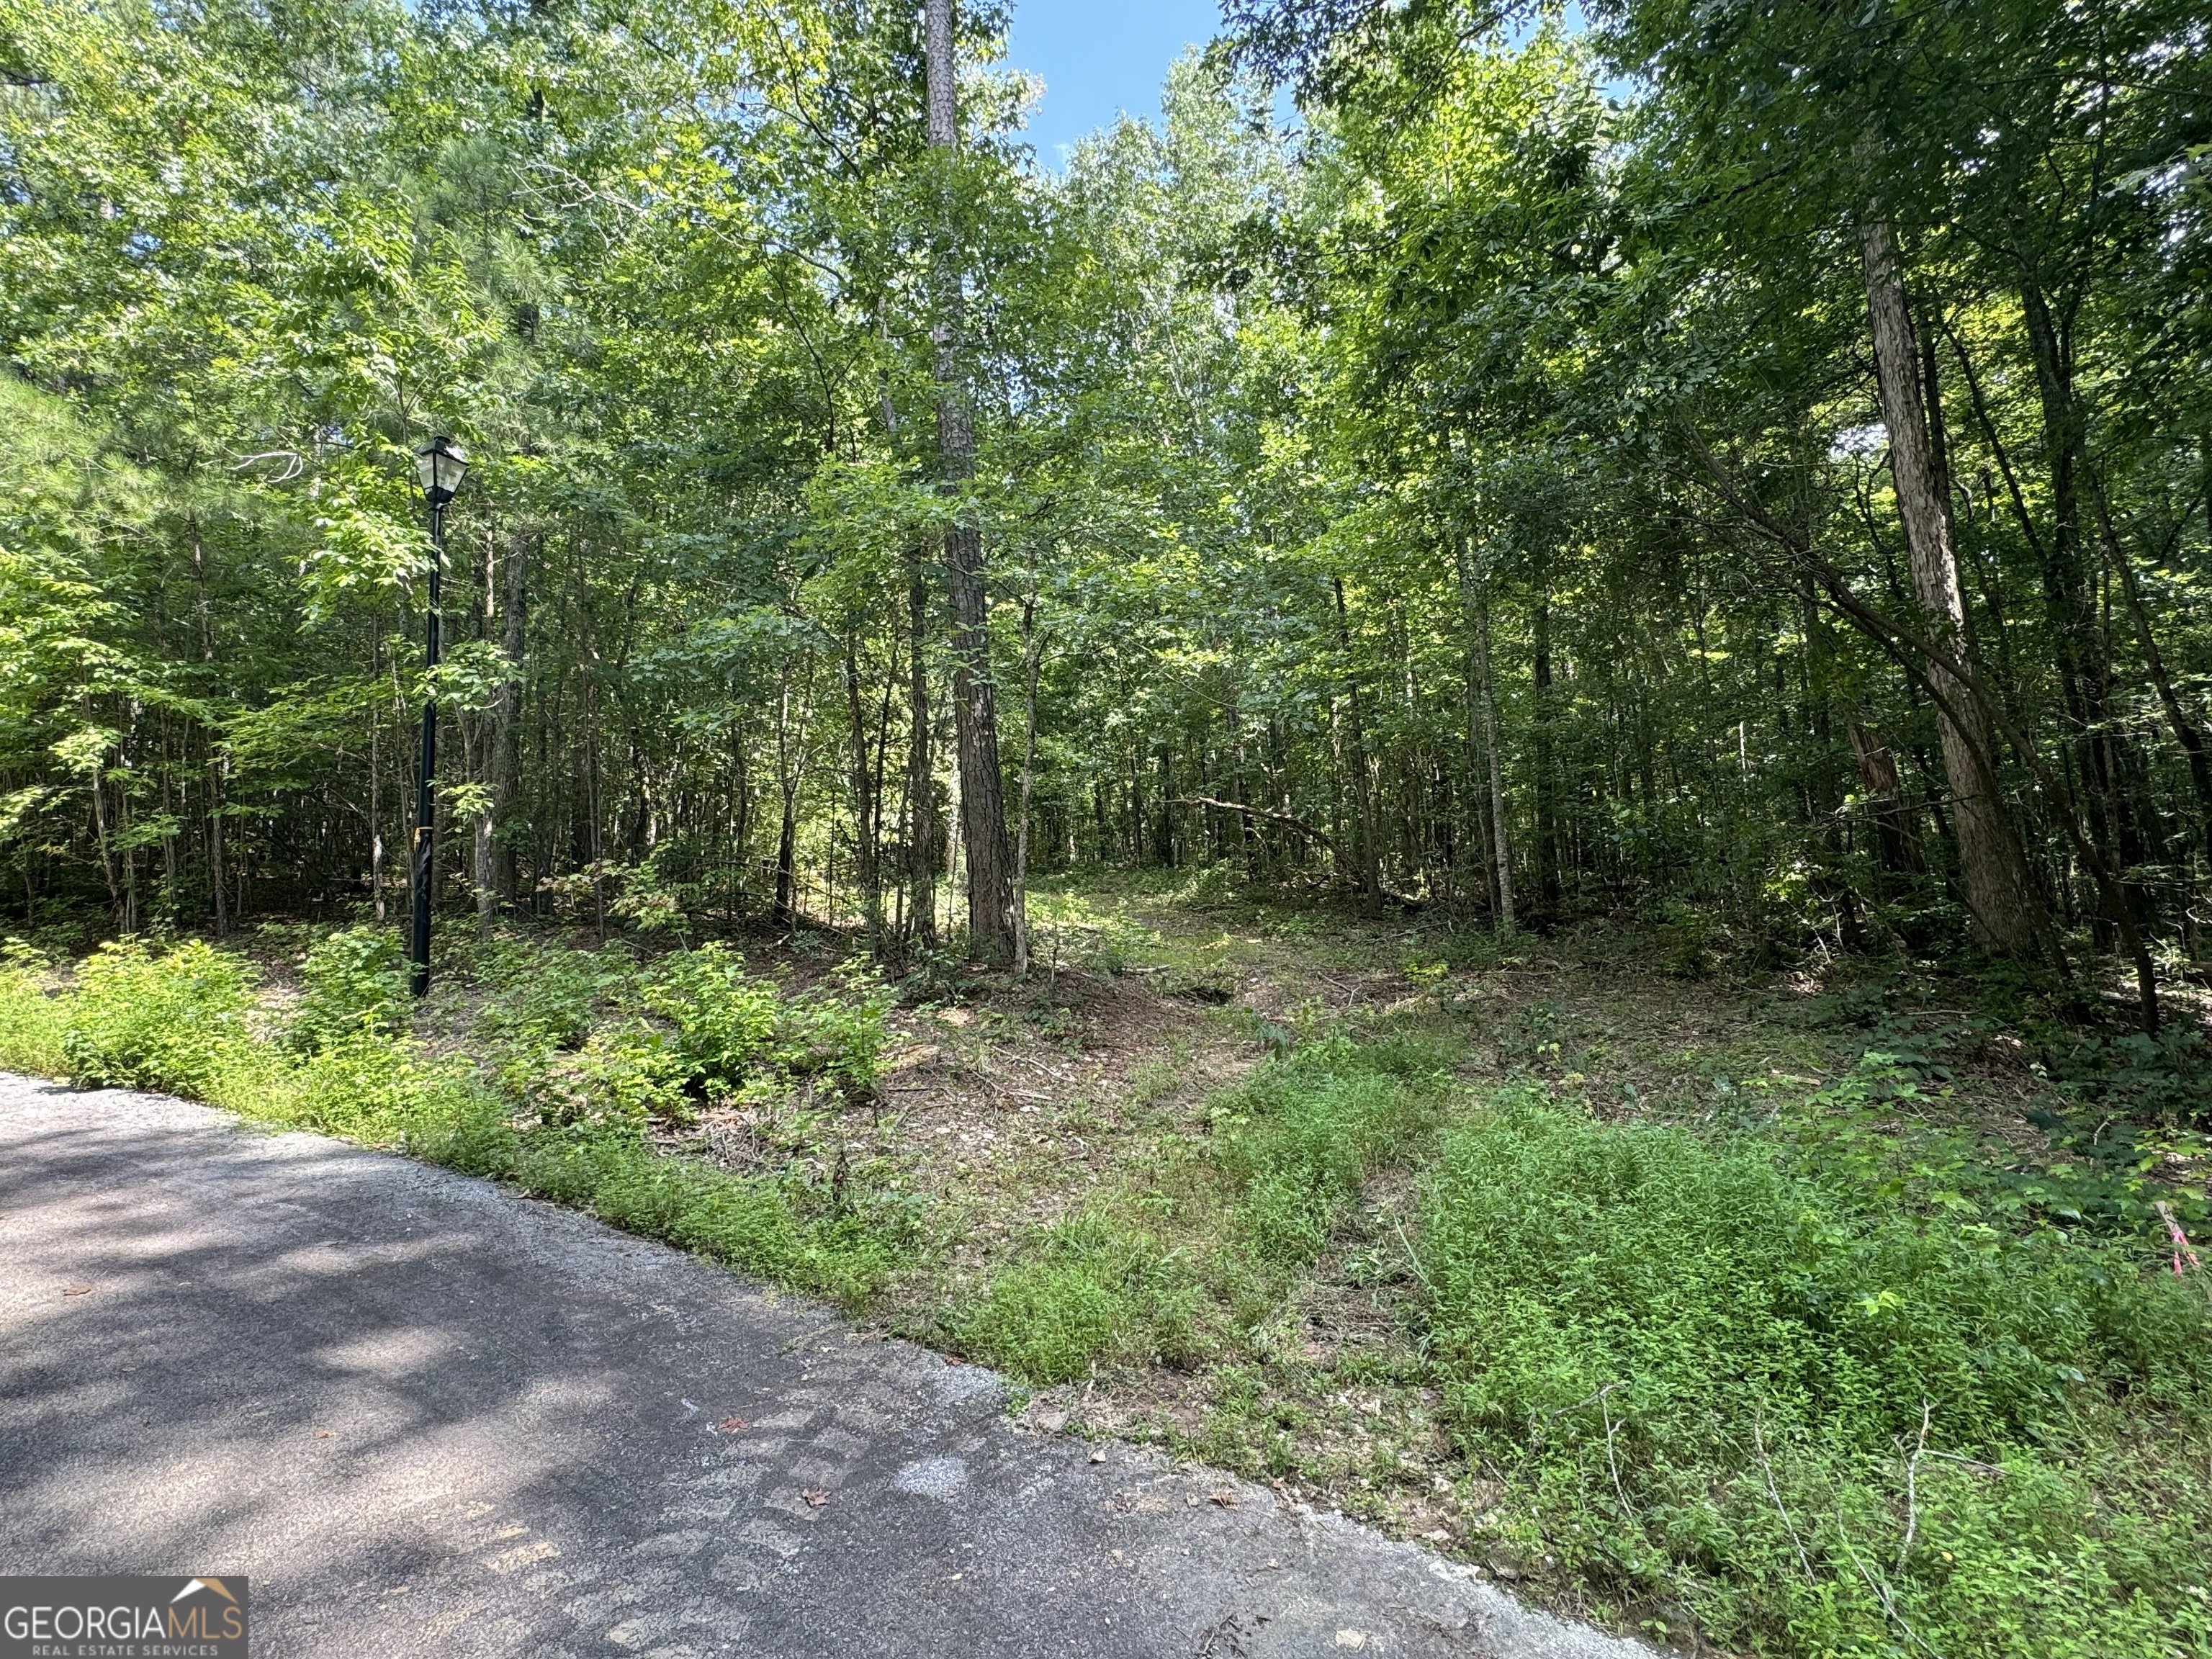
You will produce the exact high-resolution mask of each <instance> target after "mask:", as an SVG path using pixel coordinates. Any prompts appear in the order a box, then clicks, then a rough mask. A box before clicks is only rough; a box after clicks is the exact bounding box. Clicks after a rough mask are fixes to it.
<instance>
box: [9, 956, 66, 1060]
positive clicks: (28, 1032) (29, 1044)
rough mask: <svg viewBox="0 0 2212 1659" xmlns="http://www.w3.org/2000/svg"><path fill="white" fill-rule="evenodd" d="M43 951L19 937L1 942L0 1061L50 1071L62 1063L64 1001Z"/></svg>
mask: <svg viewBox="0 0 2212 1659" xmlns="http://www.w3.org/2000/svg"><path fill="white" fill-rule="evenodd" d="M51 976H52V975H51V969H50V964H49V963H48V962H47V960H46V955H45V953H44V952H42V951H36V950H33V948H32V947H31V946H30V945H27V944H25V943H24V942H23V941H22V940H21V939H9V940H7V941H6V942H5V943H4V944H0V1066H9V1067H11V1068H12V1069H14V1070H15V1071H19V1072H29V1073H33V1075H34V1076H40V1077H51V1076H52V1075H53V1074H55V1073H58V1072H60V1071H62V1070H63V1069H64V1066H65V1063H66V1062H65V1061H64V1059H63V1055H62V1032H63V1029H64V1021H63V1016H62V1006H61V1003H60V1002H59V1001H58V1000H57V999H56V998H55V997H54V996H52V995H51V994H49V989H50V987H49V983H48V981H49V980H50V978H51Z"/></svg>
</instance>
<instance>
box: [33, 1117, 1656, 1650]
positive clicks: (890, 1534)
mask: <svg viewBox="0 0 2212 1659" xmlns="http://www.w3.org/2000/svg"><path fill="white" fill-rule="evenodd" d="M1005 1396H1006V1389H1005V1385H1004V1384H1003V1383H1001V1382H1000V1379H999V1378H998V1377H996V1376H994V1375H992V1374H991V1373H990V1372H988V1371H985V1370H980V1369H978V1368H975V1367H973V1366H965V1365H955V1364H948V1363H947V1362H946V1361H945V1360H944V1359H942V1358H939V1357H938V1356H936V1355H934V1354H932V1353H930V1352H927V1350H924V1349H921V1348H918V1347H915V1346H911V1345H910V1344H907V1343H903V1342H897V1341H890V1340H883V1339H881V1338H879V1337H876V1336H872V1335H870V1334H866V1333H864V1332H861V1331H860V1330H857V1329H855V1328H854V1327H853V1326H851V1325H850V1324H849V1323H848V1322H845V1321H843V1320H842V1319H840V1318H837V1317H836V1316H833V1315H832V1314H830V1313H829V1312H828V1311H827V1310H824V1309H823V1308H821V1307H819V1306H818V1305H816V1304H811V1303H809V1302H807V1301H805V1300H804V1299H802V1298H799V1297H789V1296H778V1295H775V1294H772V1293H770V1292H769V1291H764V1290H763V1289H760V1288H758V1287H757V1286H756V1285H752V1284H750V1283H748V1282H747V1281H745V1280H744V1279H739V1278H738V1277H737V1276H735V1275H733V1274H732V1273H727V1272H726V1271H724V1270H722V1269H721V1268H719V1267H714V1265H712V1264H710V1263H708V1262H704V1261H698V1260H696V1259H695V1258H693V1257H691V1256H688V1255H684V1253H682V1252H680V1251H678V1250H673V1249H665V1248H663V1247H661V1246H659V1245H656V1244H651V1243H644V1242H641V1241H640V1240H637V1239H635V1238H630V1237H626V1236H624V1235H623V1234H621V1233H618V1232H616V1231H611V1229H609V1228H607V1227H605V1226H603V1225H599V1223H597V1222H594V1221H592V1220H591V1219H590V1218H586V1217H584V1216H581V1215H578V1214H574V1213H573V1212H568V1211H565V1210H562V1209H560V1208H558V1207H557V1206H551V1205H547V1204H543V1203H538V1202H535V1201H532V1200H528V1199H523V1198H519V1197H516V1196H514V1195H513V1194H509V1193H507V1192H504V1191H502V1190H501V1189H500V1188H497V1187H495V1186H494V1185H491V1184H490V1183H488V1182H481V1181H476V1180H471V1179H470V1178H468V1177H466V1176H458V1175H454V1174H453V1173H451V1172H450V1171H447V1170H438V1169H434V1168H430V1167H428V1166H425V1165H422V1164H414V1163H410V1162H409V1161H408V1160H406V1159H404V1158H397V1157H392V1156H388V1155H386V1154H383V1153H379V1152H364V1151H362V1150H361V1149H359V1148H357V1147H353V1146H345V1145H343V1144H342V1143H340V1142H337V1141H333V1140H328V1139H322V1138H321V1137H319V1136H315V1135H307V1134H283V1135H270V1134H262V1133H253V1132H252V1131H248V1130H242V1129H240V1128H237V1127H232V1125H231V1124H230V1123H229V1121H228V1120H226V1119H224V1118H222V1116H221V1115H218V1114H216V1113H215V1112H212V1111H210V1110H208V1109H204V1108H202V1107H197V1106H193V1105H191V1104H188V1103H184V1102H181V1101H176V1100H169V1099H165V1098H161V1097H155V1096H149V1095H142V1094H131V1093H125V1092H123V1091H112V1090H107V1091H96V1092H76V1091H68V1090H64V1089H62V1088H60V1087H58V1086H56V1085H48V1084H45V1083H40V1082H36V1081H33V1080H31V1079H23V1078H16V1077H10V1076H7V1075H4V1074H0V1572H5V1573H33V1572H36V1573H78V1572H167V1573H185V1572H189V1573H208V1572H212V1573H245V1574H248V1575H250V1576H251V1577H252V1600H253V1606H254V1613H255V1625H256V1632H257V1636H256V1640H255V1642H254V1652H255V1653H256V1655H257V1656H258V1659H311V1656H313V1659H323V1656H329V1659H339V1656H344V1659H358V1656H364V1655H374V1656H379V1659H403V1656H415V1655H422V1656H430V1655H436V1656H440V1659H450V1656H458V1655H485V1656H509V1655H531V1656H538V1655H544V1656H560V1655H577V1656H582V1655H610V1654H630V1655H657V1656H659V1659H678V1656H688V1655H698V1656H705V1655H710V1654H732V1655H736V1654H742V1655H746V1656H761V1659H780V1656H792V1659H797V1656H817V1655H846V1654H852V1655H869V1656H874V1655H932V1656H939V1655H945V1656H951V1655H957V1656H983V1659H996V1656H1015V1655H1022V1656H1027V1655H1061V1654H1066V1655H1083V1656H1121V1655H1127V1656H1144V1659H1158V1656H1193V1659H1197V1656H1206V1655H1222V1656H1225V1655H1243V1656H1251V1659H1258V1656H1263V1655H1275V1654H1318V1653H1323V1652H1328V1653H1332V1654H1334V1653H1339V1652H1342V1651H1344V1650H1354V1651H1360V1652H1365V1653H1370V1654H1389V1655H1414V1654H1451V1655H1455V1656H1498V1659H1505V1656H1513V1659H1522V1656H1527V1659H1537V1656H1542V1659H1599V1656H1606V1659H1625V1656H1628V1655H1631V1654H1635V1653H1640V1652H1643V1651H1644V1650H1641V1649H1638V1648H1635V1647H1632V1646H1631V1645H1630V1644H1625V1643H1620V1642H1616V1641H1613V1640H1611V1639H1608V1638H1603V1637H1600V1636H1598V1635H1596V1634H1595V1633H1593V1632H1589V1631H1587V1630H1583V1629H1581V1628H1578V1627H1577V1626H1571V1625H1565V1624H1562V1623H1560V1622H1559V1621H1557V1620H1552V1619H1549V1618H1547V1617H1544V1616H1543V1615H1541V1614H1538V1613H1530V1612H1528V1611H1527V1610H1525V1609H1523V1608H1522V1607H1520V1606H1519V1605H1518V1604H1516V1602H1514V1601H1512V1600H1511V1599H1510V1597H1508V1596H1506V1595H1504V1594H1502V1593H1501V1592H1499V1591H1498V1589H1495V1588H1494V1587H1492V1586H1491V1585H1489V1584H1487V1583H1483V1582H1480V1581H1479V1580H1477V1579H1475V1578H1474V1577H1472V1576H1471V1575H1469V1574H1468V1573H1467V1572H1466V1571H1465V1570H1463V1569H1461V1568H1457V1567H1455V1566H1452V1565H1448V1564H1446V1563H1444V1562H1442V1561H1440V1560H1438V1559H1436V1558H1435V1557H1433V1556H1431V1555H1429V1554H1428V1553H1425V1552H1424V1551H1420V1550H1418V1549H1413V1548H1410V1547H1405V1546H1402V1545H1397V1544H1393V1543H1390V1542H1389V1541H1386V1540H1384V1539H1383V1538H1381V1537H1378V1536H1377V1535H1376V1534H1373V1533H1371V1532H1370V1531H1368V1530H1366V1529H1365V1528H1360V1527H1357V1526H1353V1525H1352V1524H1350V1523H1348V1522H1343V1521H1340V1520H1335V1519H1332V1518H1327V1517H1317V1516H1311V1515H1301V1514H1298V1513H1296V1512H1294V1511H1292V1510H1289V1509H1287V1508H1285V1507H1284V1506H1283V1505H1281V1504H1279V1503H1278V1502H1277V1501H1276V1499H1275V1498H1274V1496H1273V1494H1272V1493H1271V1492H1268V1491H1267V1490H1266V1489H1265V1488H1262V1487H1258V1486H1249V1485H1242V1484H1239V1483H1237V1482H1233V1481H1230V1480H1225V1479H1223V1478H1221V1477H1219V1476H1218V1475H1212V1474H1205V1473H1202V1472H1198V1471H1192V1470H1187V1469H1186V1470H1177V1469H1176V1468H1174V1467H1172V1466H1171V1465H1170V1464H1169V1463H1168V1462H1165V1461H1164V1459H1162V1458H1160V1457H1159V1456H1158V1455H1155V1454H1152V1453H1151V1452H1148V1451H1144V1450H1139V1449H1132V1448H1127V1447H1121V1446H1115V1447H1111V1448H1109V1449H1107V1450H1106V1453H1105V1456H1104V1461H1103V1462H1097V1461H1094V1458H1093V1452H1092V1449H1091V1448H1089V1447H1087V1446H1085V1445H1083V1444H1081V1443H1075V1442H1072V1441H1068V1440H1066V1439H1061V1438H1057V1437H1049V1436H1043V1435H1038V1434H1033V1433H1029V1432H1026V1431H1022V1430H1019V1429H1017V1428H1015V1427H1014V1426H1012V1425H1010V1424H1009V1422H1008V1421H1007V1419H1006V1414H1005V1412H1004V1404H1005ZM1217 1495H1218V1497H1219V1498H1223V1499H1226V1500H1227V1501H1225V1502H1221V1501H1217Z"/></svg>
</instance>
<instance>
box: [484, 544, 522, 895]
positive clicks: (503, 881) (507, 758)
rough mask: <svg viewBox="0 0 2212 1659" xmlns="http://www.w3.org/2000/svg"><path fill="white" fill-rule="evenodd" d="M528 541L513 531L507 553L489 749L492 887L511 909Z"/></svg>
mask: <svg viewBox="0 0 2212 1659" xmlns="http://www.w3.org/2000/svg"><path fill="white" fill-rule="evenodd" d="M529 557H530V543H529V540H528V538H526V537H525V536H524V535H523V534H522V533H521V532H516V534H515V536H514V538H513V541H512V542H511V543H510V544H508V546H507V569H506V571H505V572H504V573H503V574H504V575H505V578H506V580H505V582H504V586H505V588H506V610H505V615H504V616H503V617H502V618H501V634H500V650H501V653H503V654H504V655H505V656H506V658H507V678H505V679H504V680H502V681H501V682H500V687H499V702H498V705H497V720H498V729H497V733H496V735H495V738H494V743H493V750H492V757H493V759H492V764H493V768H494V770H493V773H492V814H493V818H494V821H495V823H496V825H497V829H496V833H495V836H494V837H493V842H492V849H491V885H492V889H493V891H494V892H495V895H496V896H497V899H498V902H500V903H501V904H504V905H506V906H507V907H508V908H510V909H511V908H513V905H514V884H515V873H514V840H515V835H516V831H517V829H518V828H519V826H518V825H516V824H515V823H513V817H514V811H515V803H516V799H517V798H518V797H519V796H520V793H521V788H522V655H523V650H524V633H523V606H524V604H525V601H526V598H527V596H528V571H529Z"/></svg>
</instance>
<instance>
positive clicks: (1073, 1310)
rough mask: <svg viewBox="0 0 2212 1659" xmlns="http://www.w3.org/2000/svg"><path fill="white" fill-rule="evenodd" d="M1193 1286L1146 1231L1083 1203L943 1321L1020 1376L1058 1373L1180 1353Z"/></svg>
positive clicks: (1055, 1376)
mask: <svg viewBox="0 0 2212 1659" xmlns="http://www.w3.org/2000/svg"><path fill="white" fill-rule="evenodd" d="M1199 1299H1200V1291H1199V1289H1198V1287H1197V1286H1196V1285H1194V1283H1193V1282H1192V1279H1191V1275H1190V1273H1189V1271H1188V1267H1186V1265H1185V1264H1184V1263H1183V1261H1182V1260H1181V1259H1180V1258H1179V1257H1178V1256H1177V1255H1176V1254H1175V1253H1174V1252H1172V1251H1170V1249H1167V1248H1166V1247H1165V1246H1164V1244H1163V1243H1162V1242H1161V1241H1160V1240H1159V1239H1158V1237H1156V1236H1154V1235H1153V1234H1152V1233H1150V1232H1147V1231H1141V1230H1139V1229H1135V1228H1132V1227H1130V1226H1128V1225H1127V1224H1125V1223H1123V1222H1122V1221H1121V1220H1120V1219H1118V1218H1114V1217H1111V1216H1109V1215H1107V1214H1104V1213H1102V1212H1096V1211H1093V1212H1087V1213H1085V1214H1084V1215H1082V1216H1079V1217H1078V1218H1076V1219H1074V1220H1073V1221H1069V1222H1066V1223H1064V1224H1062V1225H1060V1226H1058V1227H1055V1228H1054V1229H1052V1230H1051V1231H1050V1232H1049V1233H1048V1235H1047V1236H1046V1237H1045V1238H1044V1240H1043V1242H1042V1248H1041V1249H1039V1250H1038V1251H1037V1253H1036V1256H1035V1257H1034V1259H1032V1260H1030V1261H1024V1262H1023V1263H1022V1264H1021V1265H1019V1266H1018V1267H1012V1268H1010V1269H1009V1270H1008V1271H1006V1273H1001V1274H1000V1275H999V1276H998V1278H997V1279H994V1280H993V1282H992V1285H991V1288H990V1291H989V1292H988V1294H987V1295H986V1296H985V1297H983V1299H982V1300H981V1302H980V1303H978V1304H975V1307H974V1308H972V1309H971V1310H969V1311H968V1312H967V1313H966V1314H965V1315H964V1316H961V1317H959V1318H957V1319H956V1320H955V1322H954V1325H953V1329H954V1334H955V1335H956V1336H957V1339H958V1340H959V1341H960V1342H961V1344H962V1345H963V1346H965V1347H966V1348H967V1349H969V1352H973V1353H975V1354H976V1355H977V1356H978V1357H980V1358H987V1359H988V1360H990V1361H991V1363H992V1364H996V1365H999V1366H1001V1367H1003V1368H1004V1369H1005V1370H1008V1371H1010V1372H1012V1374H1013V1375H1014V1376H1018V1377H1020V1378H1021V1379H1022V1380H1023V1381H1024V1382H1029V1383H1065V1382H1067V1381H1069V1380H1071V1379H1073V1378H1075V1377H1079V1376H1083V1375H1084V1374H1085V1372H1087V1371H1089V1370H1091V1367H1092V1365H1093V1364H1097V1362H1099V1361H1101V1360H1103V1359H1109V1358H1111V1359H1121V1360H1136V1361H1140V1362H1141V1361H1153V1360H1162V1361H1165V1362H1167V1363H1169V1364H1178V1363H1182V1362H1184V1361H1186V1360H1188V1358H1189V1357H1190V1356H1191V1355H1192V1353H1193V1352H1194V1350H1195V1346H1196V1340H1197V1339H1196V1317H1197V1311H1198V1304H1199Z"/></svg>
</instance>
